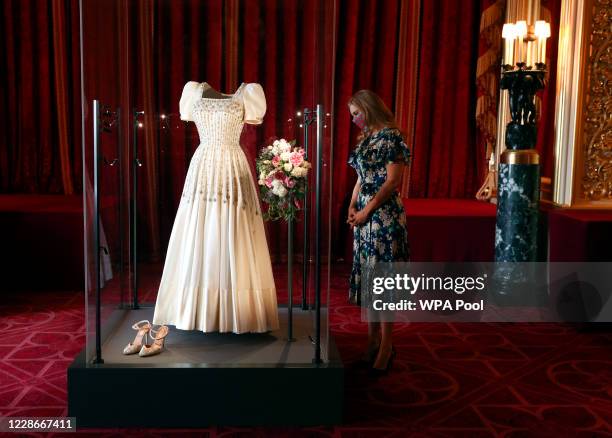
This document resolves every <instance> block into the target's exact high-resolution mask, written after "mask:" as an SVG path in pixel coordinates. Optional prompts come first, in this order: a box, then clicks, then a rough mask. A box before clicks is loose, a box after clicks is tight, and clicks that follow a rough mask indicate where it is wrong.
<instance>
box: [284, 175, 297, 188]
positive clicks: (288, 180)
mask: <svg viewBox="0 0 612 438" xmlns="http://www.w3.org/2000/svg"><path fill="white" fill-rule="evenodd" d="M285 185H286V186H287V187H289V188H292V187H293V186H294V185H295V181H294V180H292V179H291V178H289V177H286V178H285Z"/></svg>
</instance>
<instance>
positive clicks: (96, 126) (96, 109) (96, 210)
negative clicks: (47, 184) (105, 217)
mask: <svg viewBox="0 0 612 438" xmlns="http://www.w3.org/2000/svg"><path fill="white" fill-rule="evenodd" d="M93 113H94V117H93V136H94V138H93V159H94V163H93V166H94V169H93V171H94V172H93V174H94V175H93V189H94V203H93V206H94V207H93V215H94V222H93V228H94V229H93V232H94V253H95V255H94V266H95V269H96V271H95V272H96V274H95V275H96V356H95V358H94V360H93V363H96V364H101V363H104V360H103V359H102V326H101V314H100V313H101V305H102V303H101V300H100V289H101V284H100V265H101V264H100V250H101V248H100V192H99V178H100V157H101V154H100V144H99V141H100V102H99V101H98V100H94V101H93Z"/></svg>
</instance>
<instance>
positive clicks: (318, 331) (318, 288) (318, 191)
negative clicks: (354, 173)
mask: <svg viewBox="0 0 612 438" xmlns="http://www.w3.org/2000/svg"><path fill="white" fill-rule="evenodd" d="M316 114H317V115H316V117H317V172H316V180H315V184H316V186H315V243H314V244H315V261H314V263H315V266H314V269H315V271H314V283H315V284H314V286H315V312H316V313H315V355H314V358H313V360H312V361H313V363H316V364H318V363H321V185H322V175H323V105H321V104H318V105H317V113H316Z"/></svg>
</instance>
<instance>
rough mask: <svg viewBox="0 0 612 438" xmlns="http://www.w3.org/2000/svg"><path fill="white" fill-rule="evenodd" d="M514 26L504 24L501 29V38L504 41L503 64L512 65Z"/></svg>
mask: <svg viewBox="0 0 612 438" xmlns="http://www.w3.org/2000/svg"><path fill="white" fill-rule="evenodd" d="M515 37H516V34H515V31H514V24H512V23H506V24H504V27H503V28H502V38H503V39H504V42H505V45H504V64H510V65H514V59H513V58H514V53H513V52H514V38H515Z"/></svg>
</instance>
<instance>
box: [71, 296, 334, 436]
mask: <svg viewBox="0 0 612 438" xmlns="http://www.w3.org/2000/svg"><path fill="white" fill-rule="evenodd" d="M286 313H287V309H286V308H279V316H280V320H281V327H280V329H279V330H278V331H274V332H270V333H266V334H241V335H236V334H231V333H223V334H220V333H206V334H205V333H202V332H197V331H183V330H177V329H175V328H174V327H173V326H170V333H169V335H168V338H167V339H166V350H165V351H164V352H163V353H162V354H160V355H157V356H153V357H148V358H141V357H139V356H138V355H132V356H124V355H123V354H122V353H121V352H122V350H123V347H124V346H125V345H126V344H127V343H128V342H130V341H132V340H133V338H134V335H135V333H136V332H135V331H134V330H133V329H132V328H131V325H132V324H133V323H134V322H136V321H140V320H142V319H149V320H151V319H152V315H153V308H152V307H145V308H141V309H138V310H121V309H118V310H116V311H114V312H113V314H112V315H111V316H110V317H109V319H108V320H107V322H106V324H105V328H106V330H103V334H102V337H103V344H102V358H103V359H104V364H100V365H91V364H90V365H89V366H88V367H86V366H85V358H86V349H83V351H81V353H80V354H79V355H78V356H77V357H76V359H75V360H74V362H73V363H72V364H71V365H70V367H69V368H68V415H69V416H71V417H76V421H77V427H207V426H212V425H227V426H247V425H253V426H255V425H262V426H280V425H284V426H308V425H332V424H340V423H341V422H342V407H343V398H344V369H343V366H342V362H341V360H340V356H339V354H338V352H337V349H336V347H335V345H334V343H333V340H331V339H330V348H329V352H330V355H329V356H330V357H329V360H328V361H325V363H323V364H319V365H316V364H313V363H312V358H313V355H314V348H313V345H312V342H311V340H310V336H312V334H313V329H312V314H311V313H308V312H305V311H302V310H301V309H299V308H294V311H293V321H294V338H295V339H296V340H295V341H294V342H287V340H286V338H287V330H286V321H287V315H286Z"/></svg>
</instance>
